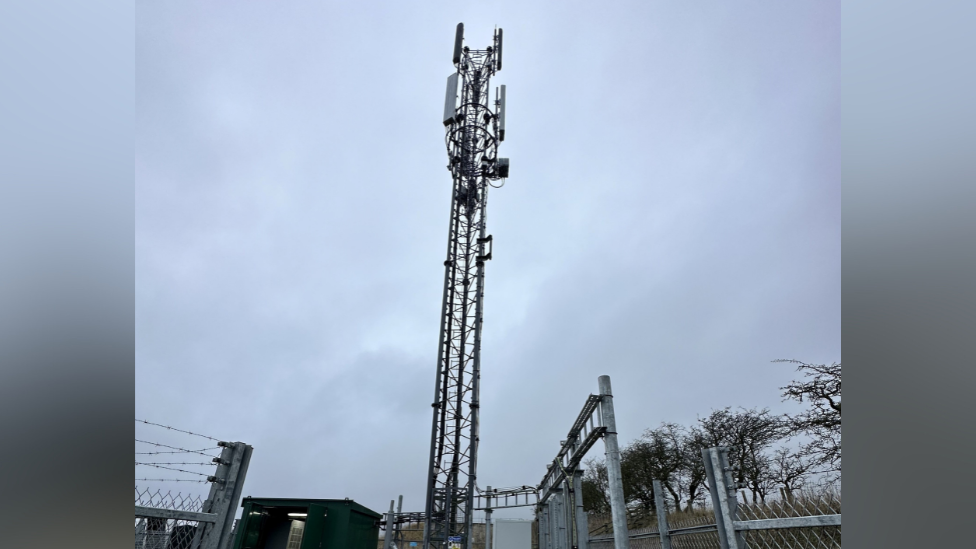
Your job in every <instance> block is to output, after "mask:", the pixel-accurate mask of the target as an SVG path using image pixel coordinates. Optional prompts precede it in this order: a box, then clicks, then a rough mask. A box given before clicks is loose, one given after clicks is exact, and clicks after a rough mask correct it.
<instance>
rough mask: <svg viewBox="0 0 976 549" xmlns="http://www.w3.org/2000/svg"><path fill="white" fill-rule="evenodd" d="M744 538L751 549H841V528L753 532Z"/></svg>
mask: <svg viewBox="0 0 976 549" xmlns="http://www.w3.org/2000/svg"><path fill="white" fill-rule="evenodd" d="M744 537H745V542H746V547H749V549H835V548H839V547H840V526H817V527H813V528H783V529H779V530H752V531H749V532H744Z"/></svg>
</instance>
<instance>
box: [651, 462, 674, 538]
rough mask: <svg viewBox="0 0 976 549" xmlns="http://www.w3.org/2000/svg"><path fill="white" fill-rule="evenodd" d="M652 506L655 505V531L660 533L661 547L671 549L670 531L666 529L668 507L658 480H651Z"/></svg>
mask: <svg viewBox="0 0 976 549" xmlns="http://www.w3.org/2000/svg"><path fill="white" fill-rule="evenodd" d="M651 484H652V485H653V487H654V507H657V531H658V533H659V534H660V535H661V536H660V537H661V549H671V533H670V530H669V529H668V508H667V506H666V505H665V503H664V489H663V487H662V486H661V481H660V480H657V479H655V480H653V481H652V482H651Z"/></svg>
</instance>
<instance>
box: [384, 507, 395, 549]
mask: <svg viewBox="0 0 976 549" xmlns="http://www.w3.org/2000/svg"><path fill="white" fill-rule="evenodd" d="M393 503H394V502H393V500H392V499H391V500H390V512H389V513H387V514H386V531H385V532H384V533H383V549H391V546H392V545H393V523H394V522H395V520H396V519H395V518H394V517H393Z"/></svg>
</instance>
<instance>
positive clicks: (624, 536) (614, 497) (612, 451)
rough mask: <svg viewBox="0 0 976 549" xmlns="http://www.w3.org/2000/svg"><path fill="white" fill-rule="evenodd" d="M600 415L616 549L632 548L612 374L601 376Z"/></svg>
mask: <svg viewBox="0 0 976 549" xmlns="http://www.w3.org/2000/svg"><path fill="white" fill-rule="evenodd" d="M600 397H601V398H600V416H601V418H602V419H603V426H604V427H606V428H607V430H606V432H605V433H604V435H603V446H604V449H605V451H606V456H607V479H608V480H609V483H610V515H611V519H612V521H613V546H614V549H630V538H629V536H628V530H627V502H626V500H624V483H623V477H622V475H621V473H620V447H619V446H618V445H617V421H616V417H615V416H614V413H613V391H612V390H611V389H610V376H600Z"/></svg>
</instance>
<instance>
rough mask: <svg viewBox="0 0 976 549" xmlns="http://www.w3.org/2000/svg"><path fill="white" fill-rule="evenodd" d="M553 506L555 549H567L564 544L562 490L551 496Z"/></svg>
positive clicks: (564, 510) (564, 511)
mask: <svg viewBox="0 0 976 549" xmlns="http://www.w3.org/2000/svg"><path fill="white" fill-rule="evenodd" d="M552 497H553V505H554V509H553V511H555V515H556V517H555V518H556V520H554V521H553V523H554V525H555V530H554V532H553V533H554V534H555V536H554V537H555V541H556V543H555V544H554V546H555V549H567V544H566V541H567V539H566V491H565V490H563V489H562V488H560V489H559V491H558V492H556V493H555V494H553V496H552Z"/></svg>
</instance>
